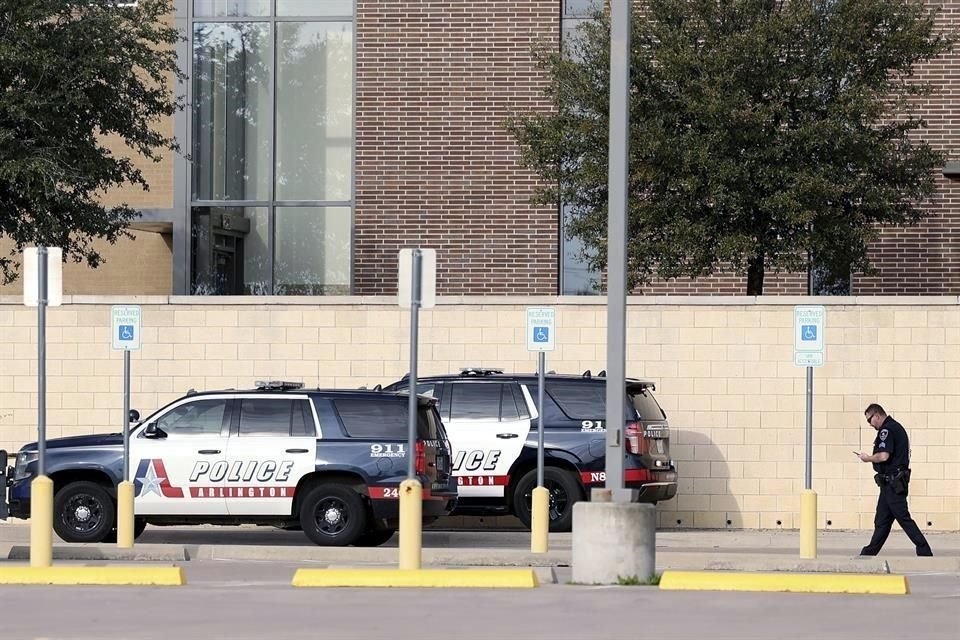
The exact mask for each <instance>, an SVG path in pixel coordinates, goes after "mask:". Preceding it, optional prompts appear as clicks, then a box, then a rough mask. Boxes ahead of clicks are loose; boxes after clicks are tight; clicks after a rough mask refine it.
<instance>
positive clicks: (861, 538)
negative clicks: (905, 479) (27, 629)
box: [0, 522, 960, 573]
mask: <svg viewBox="0 0 960 640" xmlns="http://www.w3.org/2000/svg"><path fill="white" fill-rule="evenodd" d="M926 535H927V538H928V540H929V541H930V545H931V547H932V548H933V552H934V554H935V556H934V557H933V558H918V557H916V555H915V553H914V549H913V547H912V545H911V544H910V541H909V540H908V539H907V537H906V535H904V534H903V532H902V531H900V530H899V529H898V528H896V527H895V528H894V530H893V531H892V532H891V534H890V539H889V540H888V541H887V544H886V545H885V546H884V549H883V552H882V553H881V554H880V556H878V557H876V558H858V557H857V553H859V550H860V548H861V547H862V546H863V545H864V544H865V543H866V542H867V540H869V538H870V532H868V531H821V532H819V534H818V538H817V543H818V545H817V546H818V553H817V559H815V560H801V559H800V554H799V549H800V534H799V532H797V531H782V530H777V531H754V530H736V531H717V530H699V529H698V530H682V531H678V530H675V529H671V530H669V531H658V532H657V567H658V569H660V570H664V569H682V570H710V569H712V570H737V571H828V572H857V573H886V572H893V573H906V572H948V573H960V533H955V532H948V533H940V532H937V533H927V534H926ZM397 543H398V541H397V537H396V536H395V537H394V538H393V539H391V540H390V541H389V542H387V544H385V545H383V546H381V547H374V548H363V547H318V546H315V545H313V544H311V543H310V542H309V541H308V540H307V539H306V538H305V537H304V535H303V534H302V533H301V532H296V531H280V530H277V529H273V528H270V527H253V526H242V527H216V526H209V525H205V526H198V527H148V528H147V530H146V531H145V532H144V534H143V535H142V536H141V538H140V539H139V540H138V541H137V544H136V545H135V547H134V549H132V550H127V549H118V548H117V547H116V545H112V544H95V545H79V544H64V543H60V542H59V541H57V542H56V544H55V549H54V557H55V559H63V560H85V561H111V560H114V561H122V560H126V561H163V562H183V561H188V560H191V559H218V560H238V561H244V560H251V561H252V560H259V561H269V560H274V561H278V562H279V561H302V562H308V563H310V564H311V565H314V566H315V565H317V564H326V565H328V566H358V565H383V566H389V565H393V564H395V563H396V562H397ZM29 545H30V528H29V526H28V525H27V523H24V522H16V523H7V524H0V558H7V559H10V560H24V559H26V558H28V557H29ZM571 545H572V534H569V533H557V534H551V535H550V550H549V551H548V552H547V553H546V554H532V553H530V551H529V548H530V534H529V532H526V531H491V530H489V529H484V530H482V531H468V530H460V529H458V530H435V529H428V530H426V531H424V532H423V553H422V558H423V564H424V566H425V567H427V566H435V567H443V566H449V567H452V566H534V567H549V566H552V567H563V566H569V564H570V556H571ZM0 561H2V560H0Z"/></svg>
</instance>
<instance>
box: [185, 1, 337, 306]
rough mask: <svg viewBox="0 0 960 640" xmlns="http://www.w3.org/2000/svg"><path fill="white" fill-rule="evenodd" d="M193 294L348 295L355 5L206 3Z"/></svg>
mask: <svg viewBox="0 0 960 640" xmlns="http://www.w3.org/2000/svg"><path fill="white" fill-rule="evenodd" d="M191 24H192V28H191V35H192V51H193V63H192V68H193V73H192V96H191V104H192V113H191V115H192V126H191V133H192V141H191V147H192V149H191V152H192V153H191V160H192V162H191V171H190V177H191V202H192V205H191V211H192V229H191V240H192V242H191V258H192V259H191V263H192V264H191V270H192V287H191V289H192V292H193V293H195V294H207V295H218V294H219V295H239V294H251V295H271V294H273V295H346V294H349V293H350V283H351V255H352V225H353V120H354V118H353V115H354V114H353V85H354V47H353V32H354V26H353V0H193V13H192V18H191Z"/></svg>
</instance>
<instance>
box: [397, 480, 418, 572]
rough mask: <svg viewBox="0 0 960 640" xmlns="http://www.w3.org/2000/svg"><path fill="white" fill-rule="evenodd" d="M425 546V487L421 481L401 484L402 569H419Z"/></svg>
mask: <svg viewBox="0 0 960 640" xmlns="http://www.w3.org/2000/svg"><path fill="white" fill-rule="evenodd" d="M422 546H423V486H422V485H421V484H420V481H419V480H404V481H403V482H401V483H400V568H401V569H419V568H420V549H421V547H422Z"/></svg>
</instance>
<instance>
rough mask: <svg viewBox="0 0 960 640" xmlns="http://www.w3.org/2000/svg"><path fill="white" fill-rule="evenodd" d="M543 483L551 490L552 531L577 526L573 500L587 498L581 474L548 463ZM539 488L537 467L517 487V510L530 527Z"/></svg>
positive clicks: (515, 492)
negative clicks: (581, 484) (578, 475)
mask: <svg viewBox="0 0 960 640" xmlns="http://www.w3.org/2000/svg"><path fill="white" fill-rule="evenodd" d="M543 484H544V486H545V487H546V488H547V491H549V492H550V531H570V529H571V527H572V526H573V504H574V503H575V502H578V501H580V500H582V499H583V490H582V489H581V488H580V483H579V482H578V481H577V478H576V477H575V476H574V475H573V473H571V472H570V471H567V470H566V469H559V468H557V467H544V469H543ZM536 488H537V470H536V469H531V470H530V471H528V472H527V473H526V474H525V475H524V476H523V477H522V478H520V481H519V482H517V485H516V487H515V488H514V491H513V513H514V515H515V516H517V518H519V519H520V521H521V522H522V523H523V525H524V526H525V527H527V528H530V522H531V520H532V517H531V514H530V509H531V503H532V502H533V490H534V489H536Z"/></svg>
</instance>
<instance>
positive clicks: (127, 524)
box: [117, 481, 133, 549]
mask: <svg viewBox="0 0 960 640" xmlns="http://www.w3.org/2000/svg"><path fill="white" fill-rule="evenodd" d="M117 546H118V547H120V548H121V549H132V548H133V483H132V482H130V481H124V482H121V483H120V484H119V485H117Z"/></svg>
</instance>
